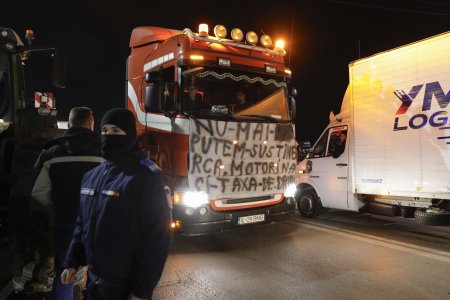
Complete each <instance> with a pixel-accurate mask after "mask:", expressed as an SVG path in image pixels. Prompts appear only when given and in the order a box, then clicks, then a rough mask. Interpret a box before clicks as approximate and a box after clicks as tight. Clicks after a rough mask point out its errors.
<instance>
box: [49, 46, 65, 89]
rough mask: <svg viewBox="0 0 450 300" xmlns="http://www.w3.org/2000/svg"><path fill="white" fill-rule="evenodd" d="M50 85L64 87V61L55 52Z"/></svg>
mask: <svg viewBox="0 0 450 300" xmlns="http://www.w3.org/2000/svg"><path fill="white" fill-rule="evenodd" d="M52 85H53V86H55V87H59V88H65V87H66V62H65V60H64V59H62V58H61V57H60V56H59V55H58V54H57V53H55V54H54V59H53V72H52Z"/></svg>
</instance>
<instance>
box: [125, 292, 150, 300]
mask: <svg viewBox="0 0 450 300" xmlns="http://www.w3.org/2000/svg"><path fill="white" fill-rule="evenodd" d="M128 300H146V299H144V298H138V297H136V296H135V295H134V294H133V293H131V294H130V296H128Z"/></svg>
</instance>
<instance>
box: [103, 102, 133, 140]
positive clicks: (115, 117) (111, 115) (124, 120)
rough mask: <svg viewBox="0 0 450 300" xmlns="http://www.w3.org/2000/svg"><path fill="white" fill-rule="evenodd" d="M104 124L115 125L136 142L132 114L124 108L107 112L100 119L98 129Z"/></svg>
mask: <svg viewBox="0 0 450 300" xmlns="http://www.w3.org/2000/svg"><path fill="white" fill-rule="evenodd" d="M105 124H111V125H116V126H117V127H119V128H120V129H122V130H123V131H125V133H126V134H127V136H128V137H129V138H130V139H132V140H133V141H134V140H136V120H135V119H134V116H133V113H132V112H131V111H129V110H128V109H125V108H113V109H111V110H108V111H107V112H106V113H105V114H104V115H103V118H102V121H101V123H100V127H102V126H103V125H105Z"/></svg>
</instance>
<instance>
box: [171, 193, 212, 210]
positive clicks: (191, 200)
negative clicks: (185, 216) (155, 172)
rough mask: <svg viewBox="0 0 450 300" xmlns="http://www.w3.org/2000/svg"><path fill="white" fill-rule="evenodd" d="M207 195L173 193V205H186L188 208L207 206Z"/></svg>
mask: <svg viewBox="0 0 450 300" xmlns="http://www.w3.org/2000/svg"><path fill="white" fill-rule="evenodd" d="M208 198H209V197H208V194H207V193H206V192H203V191H200V192H192V191H188V192H175V193H174V204H178V205H186V206H188V207H193V208H196V207H199V206H202V205H205V204H208Z"/></svg>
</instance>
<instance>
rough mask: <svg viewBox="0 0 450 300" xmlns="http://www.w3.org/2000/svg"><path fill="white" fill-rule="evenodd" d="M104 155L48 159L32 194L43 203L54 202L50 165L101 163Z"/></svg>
mask: <svg viewBox="0 0 450 300" xmlns="http://www.w3.org/2000/svg"><path fill="white" fill-rule="evenodd" d="M103 160H104V159H103V157H100V156H61V157H55V158H52V159H49V160H47V161H46V162H44V163H43V165H42V169H41V171H40V172H39V175H38V177H37V178H36V181H35V183H34V186H33V190H32V191H31V196H33V198H34V199H36V200H37V201H38V202H39V203H41V204H42V205H44V206H45V205H49V204H50V203H51V202H52V199H51V198H52V187H53V186H52V181H51V179H50V174H49V170H50V166H51V165H52V164H54V163H66V162H96V163H101V162H102V161H103Z"/></svg>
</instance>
